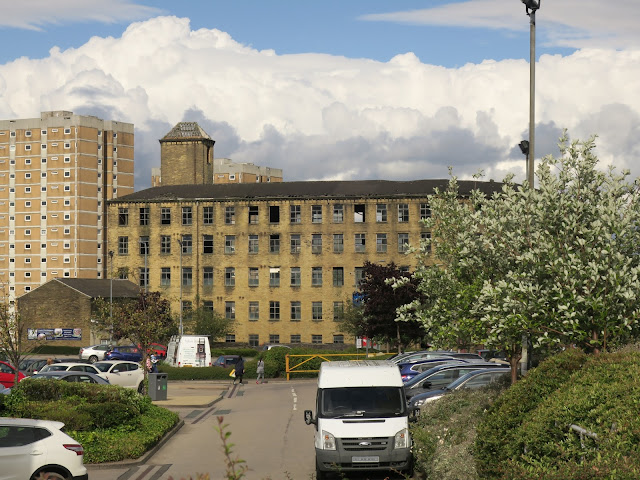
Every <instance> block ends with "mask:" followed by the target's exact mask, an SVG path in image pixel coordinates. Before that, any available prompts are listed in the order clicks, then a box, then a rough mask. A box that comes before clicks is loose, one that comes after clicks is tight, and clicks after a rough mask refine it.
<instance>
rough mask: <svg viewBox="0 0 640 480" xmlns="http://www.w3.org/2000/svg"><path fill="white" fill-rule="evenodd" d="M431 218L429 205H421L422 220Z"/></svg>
mask: <svg viewBox="0 0 640 480" xmlns="http://www.w3.org/2000/svg"><path fill="white" fill-rule="evenodd" d="M427 218H431V206H430V205H429V204H428V203H421V204H420V220H426V219H427Z"/></svg>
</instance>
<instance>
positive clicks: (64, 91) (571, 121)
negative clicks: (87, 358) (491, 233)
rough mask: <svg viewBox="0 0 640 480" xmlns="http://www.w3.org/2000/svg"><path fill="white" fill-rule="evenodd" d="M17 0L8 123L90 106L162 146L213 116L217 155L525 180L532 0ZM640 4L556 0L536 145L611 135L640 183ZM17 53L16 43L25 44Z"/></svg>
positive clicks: (618, 161) (6, 82) (310, 171)
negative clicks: (183, 125)
mask: <svg viewBox="0 0 640 480" xmlns="http://www.w3.org/2000/svg"><path fill="white" fill-rule="evenodd" d="M28 4H29V8H24V7H23V5H24V3H22V2H15V1H14V0H0V8H2V11H3V16H2V17H1V18H0V40H1V41H2V42H3V44H4V45H5V48H4V49H2V51H0V118H22V117H32V116H33V117H36V116H38V115H39V112H40V111H43V110H52V109H65V110H72V111H74V112H75V113H81V114H91V115H98V116H101V117H103V118H107V117H108V118H110V119H114V120H122V121H128V122H132V123H134V125H135V126H136V188H137V189H139V188H145V187H147V186H149V183H150V180H149V176H150V169H151V167H153V166H159V148H158V142H157V140H158V139H159V138H161V137H162V136H163V135H164V134H165V133H166V132H168V131H169V129H170V128H171V127H172V126H173V125H174V124H175V123H176V122H178V121H182V120H195V121H198V122H199V123H200V124H201V125H202V126H203V127H204V128H205V130H206V131H207V132H208V133H209V134H210V135H211V136H212V137H213V138H214V139H215V140H216V151H215V154H216V156H224V157H229V158H232V159H233V160H235V161H243V162H252V163H255V164H259V165H268V166H272V167H277V168H283V169H284V173H285V179H288V180H300V179H356V178H392V179H413V178H443V177H446V176H447V172H448V167H449V166H452V167H453V168H454V173H456V174H457V175H459V176H461V177H463V178H466V177H469V176H471V175H473V174H474V173H476V172H477V171H478V170H482V171H484V172H485V173H486V175H487V176H489V177H490V178H495V179H502V177H504V175H506V174H510V173H513V174H514V175H516V178H517V179H518V178H522V177H523V176H524V161H523V159H522V155H521V153H520V152H519V150H518V149H517V147H516V145H517V143H518V142H519V141H520V140H521V139H523V138H526V136H527V131H528V60H529V18H528V17H527V16H526V13H525V8H524V5H523V4H522V3H521V1H520V0H430V1H418V2H416V1H406V0H397V1H395V2H388V1H387V2H382V1H380V0H366V1H365V0H350V1H344V0H343V1H337V0H327V1H323V2H300V1H291V0H282V1H272V2H266V1H264V0H262V1H258V0H248V1H237V2H222V1H218V0H207V1H204V0H203V1H194V0H186V1H183V2H169V1H166V0H109V2H104V1H98V0H58V1H56V2H51V1H50V0H29V2H28ZM638 10H640V7H639V6H638V3H637V0H616V1H615V2H606V3H605V2H602V1H601V0H563V1H562V2H560V1H557V0H543V1H542V5H541V9H540V10H539V12H538V14H537V30H536V34H537V42H536V50H537V58H538V67H537V78H536V82H537V89H536V92H537V93H536V120H537V127H536V153H537V156H538V157H540V156H542V155H545V154H557V153H558V152H557V147H556V144H557V139H558V137H559V135H560V133H561V132H562V129H564V128H567V129H569V132H570V135H571V136H572V137H573V138H586V137H588V136H589V135H592V134H597V135H598V136H599V138H598V150H597V151H598V154H599V156H600V158H601V160H602V161H603V164H614V165H616V166H617V167H618V168H629V169H631V170H632V173H633V174H634V175H636V176H637V175H640V167H638V165H639V164H640V162H638V161H637V158H638V153H640V150H639V149H638V147H637V146H636V144H637V141H636V140H637V138H638V133H640V87H639V86H638V84H639V82H637V80H636V79H637V78H638V76H640V51H639V50H638V47H639V46H640V33H639V32H638V29H637V26H636V19H637V14H638ZM7 46H9V47H7Z"/></svg>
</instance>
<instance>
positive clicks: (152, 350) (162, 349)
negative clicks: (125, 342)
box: [138, 343, 167, 359]
mask: <svg viewBox="0 0 640 480" xmlns="http://www.w3.org/2000/svg"><path fill="white" fill-rule="evenodd" d="M138 348H142V347H141V346H140V344H138ZM147 355H155V356H156V357H158V358H161V359H165V358H167V347H166V346H165V345H161V344H159V343H150V344H149V348H148V349H147Z"/></svg>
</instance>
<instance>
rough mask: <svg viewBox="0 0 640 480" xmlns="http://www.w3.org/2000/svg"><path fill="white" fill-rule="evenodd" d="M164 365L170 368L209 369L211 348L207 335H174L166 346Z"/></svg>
mask: <svg viewBox="0 0 640 480" xmlns="http://www.w3.org/2000/svg"><path fill="white" fill-rule="evenodd" d="M165 363H167V364H168V365H170V366H171V367H210V366H211V348H210V347H209V337H208V336H207V335H174V336H172V337H171V340H169V344H168V345H167V358H166V359H165Z"/></svg>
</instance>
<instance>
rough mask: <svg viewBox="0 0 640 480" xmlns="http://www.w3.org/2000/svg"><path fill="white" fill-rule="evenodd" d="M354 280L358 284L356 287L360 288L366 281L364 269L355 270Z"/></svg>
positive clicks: (357, 268)
mask: <svg viewBox="0 0 640 480" xmlns="http://www.w3.org/2000/svg"><path fill="white" fill-rule="evenodd" d="M354 279H355V282H356V287H359V286H360V284H361V283H362V281H363V280H364V267H356V268H355V270H354Z"/></svg>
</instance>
